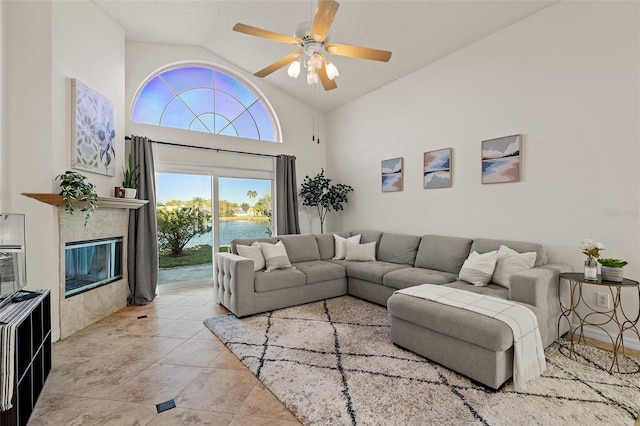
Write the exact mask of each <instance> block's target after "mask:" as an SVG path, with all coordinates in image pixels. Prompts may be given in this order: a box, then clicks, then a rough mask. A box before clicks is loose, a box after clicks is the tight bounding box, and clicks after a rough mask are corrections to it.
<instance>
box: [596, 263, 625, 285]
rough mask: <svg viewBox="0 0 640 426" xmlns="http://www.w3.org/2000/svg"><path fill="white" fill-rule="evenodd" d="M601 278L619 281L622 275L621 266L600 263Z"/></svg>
mask: <svg viewBox="0 0 640 426" xmlns="http://www.w3.org/2000/svg"><path fill="white" fill-rule="evenodd" d="M601 269H602V279H603V280H605V281H613V282H614V283H621V282H622V277H623V268H614V267H612V266H604V265H602V267H601Z"/></svg>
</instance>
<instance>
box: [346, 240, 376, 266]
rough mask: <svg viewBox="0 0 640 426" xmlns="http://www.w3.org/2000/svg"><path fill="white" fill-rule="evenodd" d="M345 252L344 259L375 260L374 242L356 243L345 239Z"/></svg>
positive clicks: (357, 260)
mask: <svg viewBox="0 0 640 426" xmlns="http://www.w3.org/2000/svg"><path fill="white" fill-rule="evenodd" d="M345 249H346V250H345V251H346V254H345V256H344V260H353V261H356V262H375V260H376V242H375V241H373V242H371V243H366V244H358V243H354V242H351V241H349V240H347V241H346V244H345Z"/></svg>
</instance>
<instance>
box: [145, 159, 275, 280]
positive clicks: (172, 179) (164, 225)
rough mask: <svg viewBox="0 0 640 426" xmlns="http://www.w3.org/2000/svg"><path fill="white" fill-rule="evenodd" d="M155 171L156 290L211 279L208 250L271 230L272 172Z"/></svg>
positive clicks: (211, 253)
mask: <svg viewBox="0 0 640 426" xmlns="http://www.w3.org/2000/svg"><path fill="white" fill-rule="evenodd" d="M158 169H159V170H162V172H160V173H157V176H156V182H157V200H158V202H157V204H158V205H157V209H158V210H157V212H158V213H157V215H158V247H159V253H160V254H159V268H160V270H159V274H158V285H159V287H160V290H161V291H162V290H169V289H174V288H178V287H182V286H189V285H202V284H207V283H212V282H213V263H212V260H213V254H214V253H215V252H218V251H223V252H224V251H228V249H229V245H230V243H231V240H233V239H235V238H256V237H268V236H271V235H272V234H273V203H272V193H273V177H272V173H265V172H254V171H250V170H233V169H222V168H215V169H205V168H198V169H194V168H190V169H189V170H187V171H180V169H179V168H175V167H170V166H167V165H165V166H164V167H159V168H158Z"/></svg>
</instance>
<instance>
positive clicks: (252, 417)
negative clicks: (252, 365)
mask: <svg viewBox="0 0 640 426" xmlns="http://www.w3.org/2000/svg"><path fill="white" fill-rule="evenodd" d="M226 312H227V311H226V309H224V308H223V307H221V306H218V305H217V304H216V303H215V302H214V300H213V290H212V289H211V288H205V287H197V288H191V289H183V290H177V291H172V292H167V293H162V294H161V295H160V297H158V298H156V300H155V301H153V302H152V303H150V304H148V305H146V306H134V307H127V308H124V309H122V310H120V311H118V312H116V313H114V314H112V315H110V316H108V317H107V318H104V319H103V320H101V321H98V322H96V323H95V324H92V325H91V326H89V327H87V328H85V329H84V330H81V331H79V332H77V333H75V334H74V335H72V336H70V337H68V338H66V339H64V340H62V341H59V342H56V343H54V344H53V368H52V370H51V373H50V375H49V378H48V379H47V383H46V384H45V387H44V389H43V392H42V394H41V395H40V399H39V400H38V404H37V405H36V409H35V411H34V413H33V415H32V416H31V419H30V421H29V425H31V426H36V425H55V426H58V425H71V424H74V425H100V426H106V425H117V426H124V425H150V426H151V425H153V426H157V425H171V426H173V425H185V424H189V425H299V424H300V423H299V422H298V421H297V420H296V418H295V417H294V416H293V415H292V414H291V413H290V412H289V411H288V410H287V409H286V408H285V407H284V406H283V405H282V403H280V401H278V400H277V399H276V398H275V397H274V396H273V394H272V393H271V392H270V391H269V390H268V389H266V388H265V387H264V386H263V385H262V384H261V383H260V382H259V381H258V379H256V378H255V376H254V375H253V374H251V373H250V372H249V370H248V369H247V368H246V367H245V366H244V365H243V364H242V363H241V362H240V361H239V360H238V359H237V358H236V357H235V356H234V355H233V354H232V353H231V352H230V351H229V350H228V349H227V348H226V347H225V346H224V345H223V344H222V342H220V340H218V338H217V337H215V335H213V333H211V332H210V331H209V330H208V329H207V328H206V327H205V326H204V324H203V323H202V321H203V320H204V319H206V318H211V317H213V316H216V315H222V314H225V313H226ZM145 315H146V317H144V318H140V317H143V316H145ZM170 399H174V400H175V403H176V408H173V409H171V410H168V411H165V412H162V413H159V414H158V413H157V412H156V404H158V403H161V402H164V401H167V400H170Z"/></svg>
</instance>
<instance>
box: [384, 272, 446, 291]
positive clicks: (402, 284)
mask: <svg viewBox="0 0 640 426" xmlns="http://www.w3.org/2000/svg"><path fill="white" fill-rule="evenodd" d="M455 280H456V275H455V274H452V273H450V272H441V271H434V270H433V269H423V268H404V269H398V270H397V271H391V272H389V273H387V274H385V275H384V277H383V278H382V284H384V285H386V286H387V287H391V288H395V289H398V290H402V289H403V288H407V287H413V286H415V285H420V284H445V283H450V282H453V281H455Z"/></svg>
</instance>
